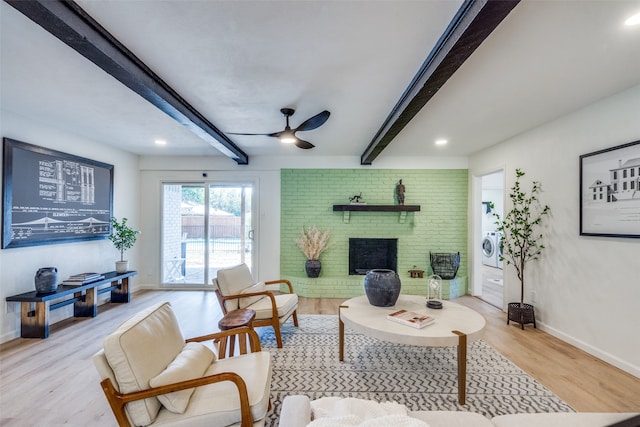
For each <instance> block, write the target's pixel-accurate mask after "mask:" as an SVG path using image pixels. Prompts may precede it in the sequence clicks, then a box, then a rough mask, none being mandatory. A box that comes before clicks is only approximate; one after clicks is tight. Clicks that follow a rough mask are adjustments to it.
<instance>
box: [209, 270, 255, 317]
mask: <svg viewBox="0 0 640 427" xmlns="http://www.w3.org/2000/svg"><path fill="white" fill-rule="evenodd" d="M216 279H217V282H218V289H219V290H220V293H221V294H222V296H229V295H238V294H240V292H242V291H243V290H244V289H246V288H248V287H250V286H253V284H254V282H253V278H252V277H251V272H250V271H249V267H247V265H246V264H239V265H236V266H233V267H229V268H221V269H220V270H218V277H217V278H216ZM225 308H226V309H227V311H231V310H237V309H238V308H240V305H239V301H238V300H237V299H236V300H230V301H225Z"/></svg>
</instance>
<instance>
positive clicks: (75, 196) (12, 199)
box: [2, 138, 113, 249]
mask: <svg viewBox="0 0 640 427" xmlns="http://www.w3.org/2000/svg"><path fill="white" fill-rule="evenodd" d="M3 143H4V157H3V174H2V191H3V193H2V199H3V210H2V214H3V215H2V248H3V249H4V248H17V247H23V246H35V245H50V244H56V243H67V242H71V241H80V240H98V239H106V238H108V237H109V234H110V222H109V220H110V218H111V217H112V216H113V165H109V164H106V163H101V162H97V161H95V160H90V159H85V158H83V157H78V156H74V155H71V154H66V153H62V152H60V151H55V150H50V149H47V148H43V147H38V146H36V145H32V144H27V143H25V142H20V141H15V140H12V139H9V138H4V139H3Z"/></svg>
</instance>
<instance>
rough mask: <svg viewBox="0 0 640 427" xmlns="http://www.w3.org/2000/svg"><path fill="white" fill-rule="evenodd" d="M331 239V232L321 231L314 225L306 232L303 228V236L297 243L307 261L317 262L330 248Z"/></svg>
mask: <svg viewBox="0 0 640 427" xmlns="http://www.w3.org/2000/svg"><path fill="white" fill-rule="evenodd" d="M329 237H331V231H329V230H326V231H320V230H319V229H318V228H317V227H316V226H315V225H312V226H311V227H308V228H307V229H306V230H305V228H304V227H302V234H301V235H300V237H298V238H297V239H295V241H296V244H297V245H298V247H299V248H300V250H302V253H304V254H305V256H306V257H307V259H310V260H317V259H319V258H320V254H321V253H322V252H324V251H325V250H326V249H327V248H328V247H329Z"/></svg>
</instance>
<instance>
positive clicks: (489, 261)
mask: <svg viewBox="0 0 640 427" xmlns="http://www.w3.org/2000/svg"><path fill="white" fill-rule="evenodd" d="M496 252H498V251H497V244H496V232H495V231H489V232H487V234H486V235H485V236H484V239H482V263H483V264H484V265H488V266H489V267H497V266H498V262H497V258H496Z"/></svg>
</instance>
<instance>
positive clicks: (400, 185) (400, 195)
mask: <svg viewBox="0 0 640 427" xmlns="http://www.w3.org/2000/svg"><path fill="white" fill-rule="evenodd" d="M396 196H398V204H399V205H404V184H403V183H402V180H400V181H398V185H396Z"/></svg>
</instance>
